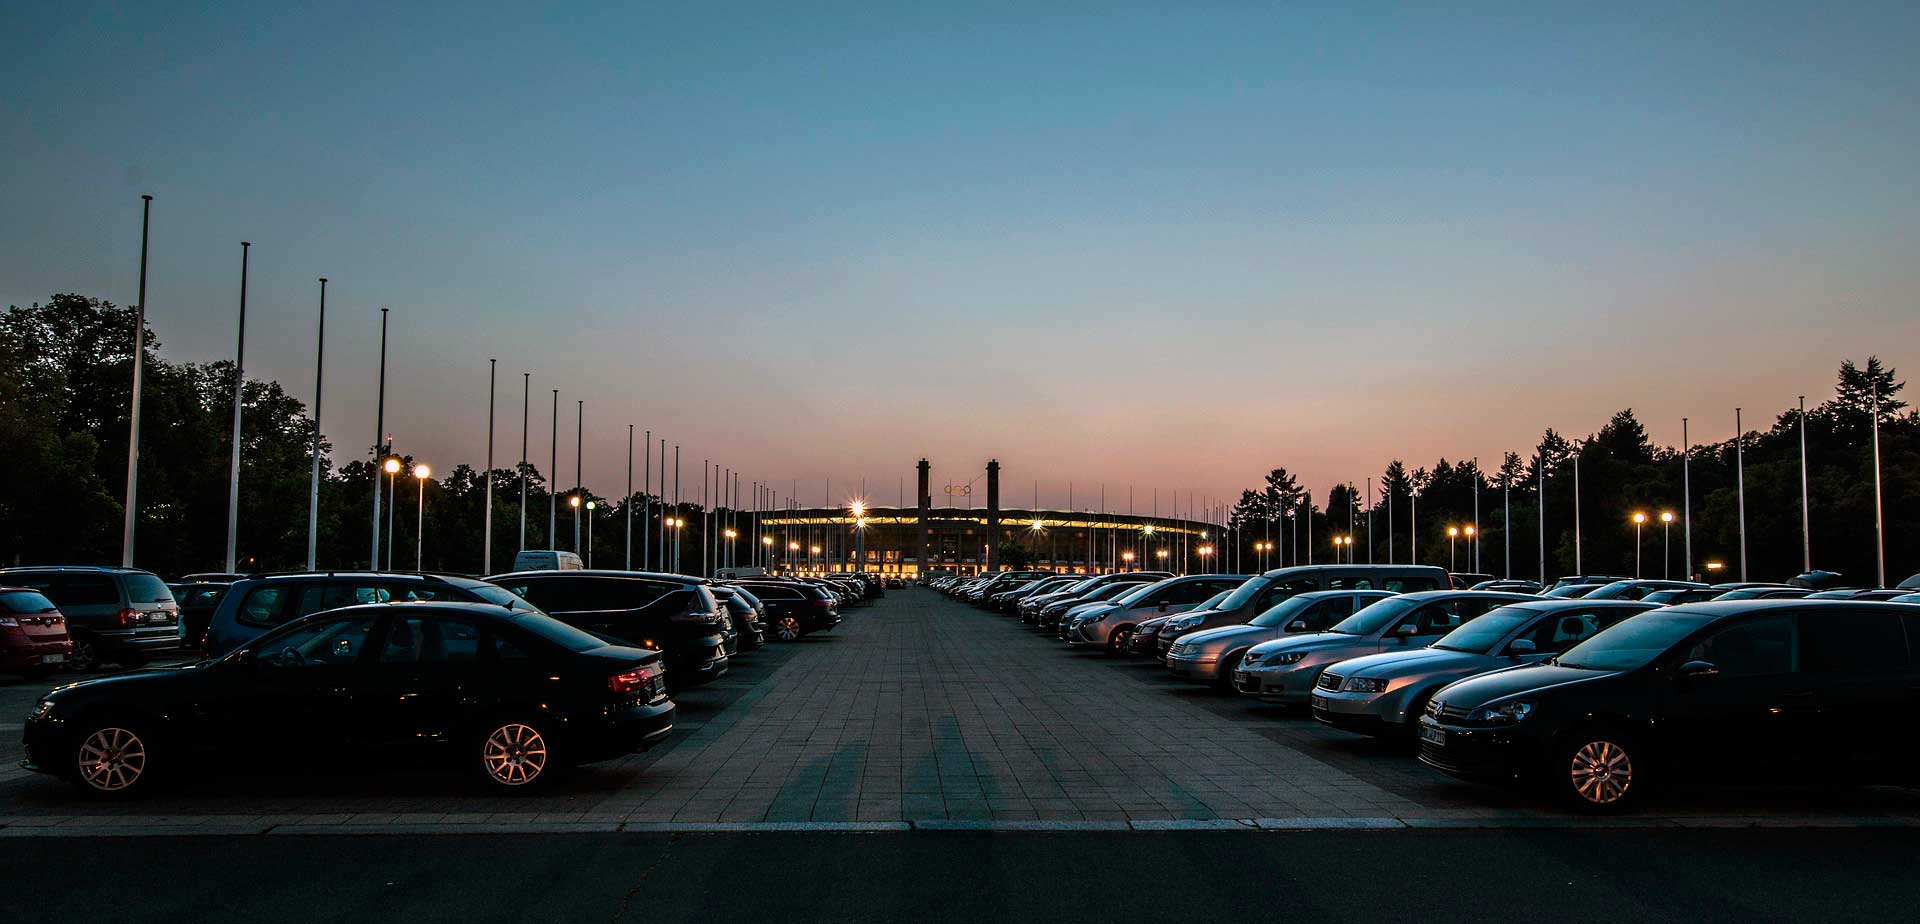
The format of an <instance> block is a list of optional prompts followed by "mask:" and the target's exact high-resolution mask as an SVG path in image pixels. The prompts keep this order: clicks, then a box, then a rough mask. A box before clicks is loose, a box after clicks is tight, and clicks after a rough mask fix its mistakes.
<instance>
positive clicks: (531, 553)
mask: <svg viewBox="0 0 1920 924" xmlns="http://www.w3.org/2000/svg"><path fill="white" fill-rule="evenodd" d="M582 567H583V566H582V565H581V564H580V556H578V555H575V554H573V553H572V552H562V551H559V550H557V549H527V550H526V551H523V552H521V553H520V554H518V555H515V556H514V557H513V570H515V571H579V570H581V568H582Z"/></svg>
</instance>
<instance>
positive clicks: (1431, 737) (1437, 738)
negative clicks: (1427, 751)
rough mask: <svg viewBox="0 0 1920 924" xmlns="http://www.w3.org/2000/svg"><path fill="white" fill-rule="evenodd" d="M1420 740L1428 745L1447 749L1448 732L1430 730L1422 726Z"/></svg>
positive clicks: (1441, 729) (1438, 729)
mask: <svg viewBox="0 0 1920 924" xmlns="http://www.w3.org/2000/svg"><path fill="white" fill-rule="evenodd" d="M1420 740H1421V741H1425V742H1427V743H1428V744H1433V745H1438V746H1439V747H1446V746H1447V731H1446V729H1443V728H1428V727H1427V726H1425V725H1422V726H1420Z"/></svg>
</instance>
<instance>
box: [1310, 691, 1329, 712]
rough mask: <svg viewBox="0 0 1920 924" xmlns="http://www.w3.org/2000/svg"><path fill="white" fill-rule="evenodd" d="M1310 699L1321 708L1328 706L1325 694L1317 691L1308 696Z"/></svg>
mask: <svg viewBox="0 0 1920 924" xmlns="http://www.w3.org/2000/svg"><path fill="white" fill-rule="evenodd" d="M1308 700H1309V701H1310V702H1311V704H1312V705H1314V706H1318V707H1320V708H1321V709H1325V708H1327V698H1326V697H1324V696H1321V695H1320V694H1318V693H1315V694H1313V695H1312V696H1310V697H1308Z"/></svg>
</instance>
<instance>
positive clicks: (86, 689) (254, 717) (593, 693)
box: [26, 603, 674, 798]
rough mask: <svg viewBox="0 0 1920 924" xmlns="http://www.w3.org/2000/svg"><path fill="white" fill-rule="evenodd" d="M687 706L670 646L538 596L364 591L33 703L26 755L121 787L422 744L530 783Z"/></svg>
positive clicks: (448, 758)
mask: <svg viewBox="0 0 1920 924" xmlns="http://www.w3.org/2000/svg"><path fill="white" fill-rule="evenodd" d="M673 716H674V704H673V700H671V699H669V698H668V696H667V689H666V683H665V679H664V677H663V676H662V672H661V667H660V656H659V654H658V653H656V652H650V651H641V650H639V649H634V648H626V647H622V646H617V645H610V644H608V643H606V642H604V641H602V640H601V639H598V638H596V637H594V636H592V635H590V634H588V633H586V632H583V631H581V630H579V629H575V628H573V627H571V626H568V625H566V624H564V623H561V622H559V621H558V620H555V619H551V618H549V617H547V616H543V615H541V614H539V613H537V612H531V611H528V610H509V609H506V608H504V607H499V606H492V605H487V604H472V603H412V604H400V605H377V606H353V607H347V608H345V609H338V610H332V611H329V612H325V613H321V614H318V615H315V616H309V617H306V618H303V619H297V620H294V621H293V622H290V623H287V624H285V625H282V626H279V627H277V628H275V629H273V630H270V631H268V632H267V633H265V634H263V635H260V636H257V637H255V638H254V639H252V640H251V641H250V643H249V644H248V645H247V646H246V647H244V648H240V649H236V650H234V651H232V652H229V653H228V654H227V656H226V657H224V658H221V659H219V660H217V661H212V660H210V661H202V662H200V663H198V664H194V665H191V666H187V667H178V668H167V669H160V670H151V671H140V672H134V673H129V674H122V675H120V676H116V677H107V678H101V679H98V680H89V681H82V682H80V683H75V684H69V685H67V686H63V687H60V688H58V689H56V690H54V691H52V692H50V693H48V694H46V695H45V696H43V697H41V698H40V700H39V702H38V704H37V705H36V706H35V708H34V710H33V713H32V714H31V715H30V716H29V717H28V719H27V723H26V748H27V766H28V767H29V768H30V769H33V770H38V771H40V772H42V773H50V774H54V775H56V776H60V777H64V778H66V779H69V780H71V781H72V782H73V783H74V784H75V785H77V786H79V787H80V789H81V790H82V791H83V792H86V793H88V794H89V795H94V796H100V797H108V798H123V797H129V796H135V795H139V794H141V793H143V792H145V791H147V790H148V789H150V788H152V787H153V786H154V785H156V784H157V783H161V782H163V781H164V780H165V779H166V778H168V777H174V778H182V777H184V776H186V772H187V770H188V768H189V767H190V766H191V765H192V764H193V763H194V762H195V761H196V759H198V758H208V757H211V758H216V759H213V760H205V761H201V767H202V768H203V769H216V770H217V769H219V768H221V767H224V766H242V767H247V768H267V767H275V766H295V767H299V768H300V769H301V771H302V772H313V771H316V770H324V769H327V768H332V767H351V768H353V769H356V770H368V769H381V768H385V767H389V766H393V765H394V764H395V763H396V762H398V761H402V760H406V761H411V760H416V759H421V758H424V759H427V760H431V761H436V762H443V763H447V764H451V765H454V766H456V767H460V768H463V769H466V770H468V771H469V772H471V773H473V775H474V776H475V777H476V778H477V779H479V780H481V781H482V782H483V783H485V784H486V785H488V786H490V787H492V788H494V789H497V790H501V791H509V792H510V791H525V790H528V789H533V788H537V787H539V786H541V785H542V784H545V783H547V782H548V781H549V780H550V779H551V778H552V777H553V775H554V773H555V771H556V770H558V769H560V768H561V767H564V766H568V765H572V764H579V763H589V762H592V761H597V760H606V759H609V758H612V757H618V756H621V755H623V754H628V753H631V752H633V751H635V750H638V749H642V748H645V747H647V746H649V745H651V744H653V743H655V742H657V741H659V740H661V739H662V738H664V737H666V736H667V734H668V733H669V732H670V731H671V730H672V728H673ZM341 755H351V756H352V759H351V760H346V759H342V757H341Z"/></svg>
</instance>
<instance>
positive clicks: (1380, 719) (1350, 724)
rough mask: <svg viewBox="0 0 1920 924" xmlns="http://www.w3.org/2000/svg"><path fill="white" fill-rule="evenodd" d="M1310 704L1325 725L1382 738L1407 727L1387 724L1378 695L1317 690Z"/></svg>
mask: <svg viewBox="0 0 1920 924" xmlns="http://www.w3.org/2000/svg"><path fill="white" fill-rule="evenodd" d="M1307 704H1308V705H1309V706H1310V707H1311V708H1312V710H1313V718H1314V719H1315V721H1318V722H1319V723H1320V724H1322V725H1327V726H1331V727H1333V728H1338V729H1341V730H1343V731H1350V732H1359V733H1361V734H1364V735H1383V734H1387V733H1389V732H1392V731H1395V730H1400V731H1405V730H1406V726H1404V725H1400V724H1398V723H1394V722H1389V721H1387V719H1386V717H1385V715H1384V714H1383V710H1382V707H1381V703H1380V694H1377V693H1346V692H1336V691H1328V690H1322V689H1318V688H1316V689H1315V690H1314V691H1313V693H1312V695H1311V696H1309V697H1308V701H1307Z"/></svg>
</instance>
